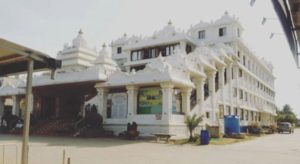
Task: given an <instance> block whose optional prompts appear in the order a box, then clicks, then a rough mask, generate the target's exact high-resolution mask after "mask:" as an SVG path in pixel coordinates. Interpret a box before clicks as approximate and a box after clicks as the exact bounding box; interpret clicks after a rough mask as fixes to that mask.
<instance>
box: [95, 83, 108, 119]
mask: <svg viewBox="0 0 300 164" xmlns="http://www.w3.org/2000/svg"><path fill="white" fill-rule="evenodd" d="M97 92H98V95H97V96H98V98H99V107H98V113H99V114H100V115H101V116H102V118H103V120H105V119H106V118H107V95H108V89H107V88H97Z"/></svg>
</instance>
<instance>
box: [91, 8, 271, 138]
mask: <svg viewBox="0 0 300 164" xmlns="http://www.w3.org/2000/svg"><path fill="white" fill-rule="evenodd" d="M242 32H243V28H242V26H241V25H240V23H239V21H238V19H237V18H235V17H231V16H229V15H228V13H225V14H224V15H223V16H222V17H221V18H220V19H218V20H216V21H214V22H209V23H207V22H202V21H201V22H200V23H198V24H196V25H194V26H191V28H190V29H189V30H188V31H187V32H183V31H181V30H177V29H175V27H174V26H173V25H172V23H170V22H169V23H168V25H167V26H166V27H164V28H163V29H162V30H160V31H158V32H155V33H154V34H153V35H152V36H150V37H144V38H139V37H135V36H133V37H128V36H127V35H124V36H123V37H121V38H119V39H118V40H116V41H113V42H112V45H111V46H112V57H113V59H115V60H117V61H118V64H119V65H120V67H121V68H122V69H123V70H126V71H127V72H116V73H115V74H112V76H111V77H109V78H108V80H107V82H106V83H99V84H97V85H96V87H97V88H98V89H102V88H105V89H106V90H109V88H114V87H120V86H125V87H126V88H127V92H128V96H129V97H130V96H132V97H133V98H128V109H130V108H132V107H134V109H135V110H137V109H136V106H137V104H138V103H139V102H137V100H136V97H137V96H138V95H137V93H138V90H139V88H144V87H147V86H158V87H160V88H161V90H162V99H163V101H162V120H160V121H158V120H155V118H156V115H151V114H148V115H142V114H138V112H136V111H135V112H134V113H130V117H127V118H126V119H123V122H122V123H127V122H129V121H136V122H137V123H138V124H141V125H142V127H144V128H146V127H147V129H145V133H147V132H148V133H155V132H156V131H165V132H172V133H175V134H178V135H184V134H183V133H184V131H185V130H183V129H184V128H183V127H184V115H186V114H193V113H195V114H198V115H203V116H204V117H205V120H204V122H203V125H205V124H209V125H214V126H219V127H222V124H223V115H238V116H240V119H241V125H242V126H247V125H250V124H254V123H258V124H261V125H270V124H272V123H273V121H274V120H273V116H274V115H276V106H275V102H274V101H275V99H274V98H275V91H274V80H275V77H274V76H273V74H272V69H273V67H272V65H271V64H270V63H268V62H266V61H265V60H264V59H260V58H258V57H257V56H255V55H254V54H253V53H252V52H251V50H249V49H248V48H247V46H246V45H245V44H244V42H243V39H242ZM166 45H171V46H166ZM173 45H175V46H173ZM188 46H189V48H190V49H191V50H188V48H187V47H188ZM156 47H158V48H156ZM161 48H165V49H166V50H163V49H161ZM155 51H156V53H153V52H155ZM157 51H158V52H157ZM135 52H137V53H135ZM134 55H136V56H134ZM157 56H158V57H157ZM162 56H164V57H162ZM172 76H174V77H172ZM121 79H122V80H121ZM128 87H129V88H134V92H129V91H130V90H129V89H128ZM173 89H179V90H180V93H181V96H182V100H181V101H182V102H181V106H182V110H183V111H184V112H183V113H182V114H176V113H172V112H171V113H170V106H171V104H169V103H170V102H172V95H173V93H172V92H173ZM107 92H109V91H107ZM129 93H130V94H131V95H130V94H129ZM192 93H193V94H192ZM195 97H196V98H195ZM192 99H195V101H196V103H194V104H192V103H191V102H192V101H193V100H192ZM165 101H168V102H165ZM132 115H133V116H132ZM163 120H164V121H165V122H163ZM106 123H107V124H108V125H109V126H110V127H111V128H112V129H115V128H116V129H117V126H119V125H120V124H121V122H118V121H116V120H113V119H107V120H106ZM161 126H162V127H164V128H161V129H160V128H159V127H161ZM165 126H167V128H166V127H165ZM150 127H151V128H150ZM158 129H160V130H158ZM162 129H164V130H162ZM177 130H178V131H177ZM185 132H186V131H185Z"/></svg>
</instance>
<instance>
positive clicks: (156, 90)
mask: <svg viewBox="0 0 300 164" xmlns="http://www.w3.org/2000/svg"><path fill="white" fill-rule="evenodd" d="M203 89H204V88H203ZM33 91H34V103H33V104H34V107H33V111H31V113H32V117H33V119H36V120H47V119H53V118H76V117H77V116H83V117H84V116H85V112H86V110H85V109H86V106H87V105H88V104H90V105H95V106H96V107H97V110H98V113H99V114H101V116H102V117H103V125H104V128H106V129H107V130H112V131H114V133H115V134H116V135H117V134H118V133H119V132H122V131H124V130H126V126H127V123H128V122H133V121H134V122H136V123H137V124H138V126H139V131H140V132H141V134H142V135H150V134H153V133H171V134H176V135H179V136H185V135H188V131H187V128H186V125H185V116H186V115H187V114H197V115H199V116H200V115H203V118H204V121H203V122H202V123H201V127H202V128H205V127H206V124H207V125H217V126H222V122H223V121H224V120H223V118H224V115H237V116H239V117H240V122H241V125H242V126H248V125H250V124H260V125H271V124H273V123H274V116H273V115H271V114H268V113H266V112H259V111H253V110H250V109H246V108H240V107H238V106H236V105H234V106H233V108H232V107H231V106H228V105H226V103H222V102H219V103H218V104H214V105H213V104H210V103H209V104H210V105H211V107H210V109H211V108H212V107H213V106H216V107H217V108H216V109H215V111H217V112H216V113H217V116H216V117H213V116H212V114H211V113H212V112H207V111H206V110H203V109H202V108H195V109H194V107H195V104H198V103H199V101H198V102H197V100H199V98H197V92H194V91H195V90H193V89H192V88H187V87H182V86H180V85H176V84H172V83H156V84H151V85H128V86H119V87H97V88H95V83H80V84H72V85H53V86H42V87H34V90H33ZM200 91H201V90H200ZM198 95H200V96H201V95H202V94H198ZM203 95H204V94H203ZM23 97H24V96H23V95H17V96H12V97H10V96H6V97H1V102H2V107H1V110H0V111H2V113H3V111H4V110H10V111H11V113H12V114H13V115H17V116H19V117H22V110H21V108H20V101H21V100H22V98H23ZM6 99H12V106H11V107H9V106H4V105H3V102H5V101H6ZM200 99H201V98H200ZM203 99H204V100H203V102H205V101H210V100H207V99H205V98H204V97H203ZM194 101H196V103H195V102H194Z"/></svg>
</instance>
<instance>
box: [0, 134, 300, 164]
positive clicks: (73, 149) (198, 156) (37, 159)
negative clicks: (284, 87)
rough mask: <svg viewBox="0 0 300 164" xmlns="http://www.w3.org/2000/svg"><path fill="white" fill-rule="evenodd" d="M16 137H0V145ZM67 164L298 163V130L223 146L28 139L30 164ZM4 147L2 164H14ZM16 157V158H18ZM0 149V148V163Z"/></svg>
mask: <svg viewBox="0 0 300 164" xmlns="http://www.w3.org/2000/svg"><path fill="white" fill-rule="evenodd" d="M3 143H17V144H18V145H20V137H16V136H7V135H4V136H3V135H2V136H1V135H0V144H3ZM63 149H65V150H66V153H67V156H68V157H71V164H102V163H104V164H108V163H109V164H135V163H136V164H171V163H172V164H199V163H201V164H300V129H297V130H296V131H295V133H294V134H291V135H290V134H275V135H269V136H264V137H260V138H257V139H255V140H251V141H246V142H242V143H236V144H232V145H226V146H213V145H209V146H192V145H183V146H178V145H167V144H162V143H158V144H157V143H153V142H149V141H124V140H117V139H76V138H74V139H72V138H47V137H32V138H31V144H30V164H41V163H43V164H55V163H57V164H61V163H62V150H63ZM14 152H15V151H14V149H13V147H12V146H11V147H8V148H7V151H6V154H7V159H6V161H5V162H6V163H5V164H10V163H9V162H11V163H15V161H13V160H12V159H8V158H9V157H12V156H13V154H14ZM19 158H20V157H19ZM1 159H2V156H1V148H0V163H1V162H2V161H1Z"/></svg>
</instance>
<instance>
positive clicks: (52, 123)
mask: <svg viewBox="0 0 300 164" xmlns="http://www.w3.org/2000/svg"><path fill="white" fill-rule="evenodd" d="M74 125H75V121H74V120H72V119H62V118H61V119H54V120H47V121H44V122H40V123H38V124H37V125H36V126H34V127H33V128H32V131H31V135H35V136H72V135H73V134H74V132H75V130H74Z"/></svg>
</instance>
